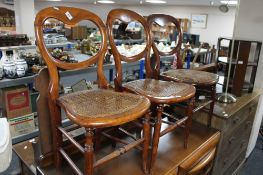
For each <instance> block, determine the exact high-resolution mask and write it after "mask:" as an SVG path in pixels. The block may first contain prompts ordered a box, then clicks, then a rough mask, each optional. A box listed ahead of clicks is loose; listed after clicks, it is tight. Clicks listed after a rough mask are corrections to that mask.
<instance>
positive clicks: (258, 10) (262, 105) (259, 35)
mask: <svg viewBox="0 0 263 175" xmlns="http://www.w3.org/2000/svg"><path fill="white" fill-rule="evenodd" d="M262 7H263V1H262V0H249V1H247V0H240V5H239V12H238V18H237V21H236V22H237V28H236V30H235V36H236V37H240V38H245V39H248V40H256V41H261V42H262V41H263V30H262V28H263V13H262ZM262 79H263V48H261V55H260V58H259V65H258V69H257V75H256V81H255V87H257V88H263V81H262ZM262 116H263V97H261V98H260V102H259V105H258V109H257V113H256V119H255V121H254V124H253V128H252V133H251V137H250V141H249V147H248V151H247V156H248V155H249V154H250V153H251V151H252V150H253V149H254V147H255V144H256V140H257V137H258V131H259V127H260V124H261V121H262Z"/></svg>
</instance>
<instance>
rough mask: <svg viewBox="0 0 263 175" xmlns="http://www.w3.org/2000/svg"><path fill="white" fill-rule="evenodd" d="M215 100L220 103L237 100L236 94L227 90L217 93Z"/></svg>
mask: <svg viewBox="0 0 263 175" xmlns="http://www.w3.org/2000/svg"><path fill="white" fill-rule="evenodd" d="M216 99H217V101H219V102H221V103H235V102H236V101H237V99H236V96H235V95H233V94H230V93H227V92H223V93H221V94H218V95H217V97H216Z"/></svg>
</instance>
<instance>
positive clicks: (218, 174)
mask: <svg viewBox="0 0 263 175" xmlns="http://www.w3.org/2000/svg"><path fill="white" fill-rule="evenodd" d="M260 94H261V91H260V90H254V92H253V93H249V94H244V95H243V96H241V97H238V99H237V102H236V103H233V104H222V103H218V102H217V103H216V105H215V109H214V115H213V118H212V127H213V128H216V129H218V130H220V131H221V139H220V143H219V146H218V150H217V155H216V160H215V164H214V169H213V173H212V174H213V175H231V174H236V172H238V170H239V169H240V167H241V166H242V164H243V163H244V161H245V155H246V150H247V147H248V142H249V138H250V133H251V129H252V126H253V121H254V118H255V114H256V110H257V104H258V100H259V97H260ZM206 117H207V115H206V114H205V113H204V112H199V113H196V114H195V115H194V117H193V118H194V120H197V121H198V122H201V123H205V122H206V121H207V119H206Z"/></svg>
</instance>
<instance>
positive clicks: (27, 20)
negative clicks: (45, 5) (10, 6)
mask: <svg viewBox="0 0 263 175" xmlns="http://www.w3.org/2000/svg"><path fill="white" fill-rule="evenodd" d="M34 8H35V5H34V0H23V1H21V0H14V9H15V18H16V32H17V33H22V34H27V36H29V37H34V36H35V32H34V19H35V10H34Z"/></svg>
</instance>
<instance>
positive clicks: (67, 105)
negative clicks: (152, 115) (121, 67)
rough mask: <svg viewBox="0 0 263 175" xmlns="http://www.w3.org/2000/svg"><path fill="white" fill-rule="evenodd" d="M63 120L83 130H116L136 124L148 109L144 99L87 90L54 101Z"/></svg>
mask: <svg viewBox="0 0 263 175" xmlns="http://www.w3.org/2000/svg"><path fill="white" fill-rule="evenodd" d="M58 104H59V105H60V106H61V107H62V108H63V109H64V110H65V111H66V113H67V117H68V118H69V119H70V120H72V121H74V122H75V123H77V124H78V125H80V126H83V127H97V128H100V127H106V126H116V125H121V124H123V123H127V122H129V121H132V120H136V119H137V118H139V117H140V116H142V115H143V114H144V113H145V112H146V111H147V109H148V108H149V106H150V102H149V100H148V99H146V98H144V97H142V96H138V95H133V94H130V93H119V92H114V91H111V90H93V91H90V90H87V91H81V92H76V93H73V94H68V95H63V96H61V97H59V98H58Z"/></svg>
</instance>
